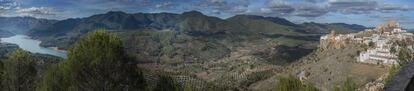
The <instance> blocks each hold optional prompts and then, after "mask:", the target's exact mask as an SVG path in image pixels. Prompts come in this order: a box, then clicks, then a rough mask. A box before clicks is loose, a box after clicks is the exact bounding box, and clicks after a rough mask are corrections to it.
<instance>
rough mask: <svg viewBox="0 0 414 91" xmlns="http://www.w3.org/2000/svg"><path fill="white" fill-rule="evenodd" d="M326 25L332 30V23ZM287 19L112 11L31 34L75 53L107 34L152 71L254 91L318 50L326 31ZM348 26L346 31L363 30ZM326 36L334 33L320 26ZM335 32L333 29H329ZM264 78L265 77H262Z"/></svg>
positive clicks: (48, 27) (41, 28)
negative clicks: (99, 33)
mask: <svg viewBox="0 0 414 91" xmlns="http://www.w3.org/2000/svg"><path fill="white" fill-rule="evenodd" d="M321 25H323V26H333V25H336V24H328V25H324V24H321ZM302 26H308V27H309V26H313V25H301V24H299V25H298V24H294V23H291V22H289V21H288V20H286V19H283V18H277V17H261V16H250V15H238V16H234V17H231V18H228V19H220V18H217V17H212V16H207V15H204V14H202V13H200V12H197V11H190V12H184V13H182V14H173V13H135V14H128V13H124V12H118V11H112V12H108V13H105V14H98V15H93V16H90V17H85V18H76V19H67V20H62V21H58V22H56V23H54V24H52V25H49V26H47V27H40V28H35V29H32V30H30V31H29V35H30V36H31V37H33V38H35V39H39V40H41V41H42V44H41V45H42V46H46V47H50V46H57V47H60V48H65V49H67V48H71V47H72V46H73V44H74V43H75V42H76V41H77V40H78V39H79V38H80V37H81V36H83V35H85V34H87V33H89V32H91V31H95V30H96V29H98V30H99V29H104V30H106V31H110V32H113V33H115V34H116V35H118V36H119V37H120V39H121V40H122V41H123V45H124V47H125V48H124V49H125V50H126V52H127V53H128V54H129V55H130V56H131V57H133V58H134V59H135V61H136V62H139V63H141V64H139V67H141V68H143V69H148V70H149V72H167V73H170V72H172V73H174V74H175V76H178V77H180V76H191V77H194V78H195V79H199V80H201V81H205V82H207V83H214V84H217V85H219V86H224V87H229V88H234V89H240V90H249V89H252V88H251V87H249V86H250V85H252V84H254V83H256V82H258V81H260V80H263V79H268V78H270V77H272V76H273V75H275V74H278V73H280V72H281V70H282V69H283V68H284V67H285V66H286V65H289V64H291V63H294V62H296V61H297V60H298V59H300V58H302V57H303V56H305V55H308V54H309V53H311V52H312V51H314V49H316V48H317V45H318V43H319V42H318V41H319V37H320V34H321V33H325V32H323V31H322V30H309V31H312V32H308V31H305V30H307V29H308V28H307V27H302ZM338 26H340V27H344V28H346V29H347V30H345V29H344V31H348V30H349V31H351V32H353V31H359V30H352V29H355V28H348V27H350V26H351V25H350V26H345V25H338ZM321 28H322V29H323V30H324V31H325V30H326V31H327V30H329V28H325V27H321ZM330 28H333V27H330ZM262 75H265V76H262Z"/></svg>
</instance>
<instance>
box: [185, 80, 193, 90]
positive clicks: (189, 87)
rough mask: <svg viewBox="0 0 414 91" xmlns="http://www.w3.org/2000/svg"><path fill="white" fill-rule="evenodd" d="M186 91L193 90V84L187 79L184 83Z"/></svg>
mask: <svg viewBox="0 0 414 91" xmlns="http://www.w3.org/2000/svg"><path fill="white" fill-rule="evenodd" d="M184 91H193V89H192V88H191V84H190V82H189V81H186V82H185V84H184Z"/></svg>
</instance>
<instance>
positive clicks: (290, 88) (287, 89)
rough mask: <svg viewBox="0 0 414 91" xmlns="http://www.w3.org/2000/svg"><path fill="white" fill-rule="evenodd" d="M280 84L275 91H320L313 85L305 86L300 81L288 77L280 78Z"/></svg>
mask: <svg viewBox="0 0 414 91" xmlns="http://www.w3.org/2000/svg"><path fill="white" fill-rule="evenodd" d="M278 80H279V81H278V83H277V85H276V87H275V88H274V90H273V91H319V90H318V89H317V88H315V87H314V86H313V85H307V84H303V83H302V82H301V81H300V80H299V79H297V78H295V77H293V76H288V77H282V76H281V77H279V78H278Z"/></svg>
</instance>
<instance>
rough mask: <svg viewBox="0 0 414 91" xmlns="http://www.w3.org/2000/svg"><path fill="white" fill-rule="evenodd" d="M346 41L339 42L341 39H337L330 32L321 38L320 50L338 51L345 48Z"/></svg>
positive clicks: (333, 33)
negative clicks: (331, 49)
mask: <svg viewBox="0 0 414 91" xmlns="http://www.w3.org/2000/svg"><path fill="white" fill-rule="evenodd" d="M346 44H347V43H346V41H341V39H339V38H337V35H336V33H335V31H331V33H329V34H328V35H326V36H323V37H322V38H321V40H320V48H321V49H322V50H324V49H330V48H333V49H340V48H344V47H345V46H346Z"/></svg>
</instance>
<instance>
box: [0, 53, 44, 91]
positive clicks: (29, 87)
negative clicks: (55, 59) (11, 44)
mask: <svg viewBox="0 0 414 91" xmlns="http://www.w3.org/2000/svg"><path fill="white" fill-rule="evenodd" d="M1 73H2V74H1V85H2V86H3V88H2V90H3V91H33V90H34V89H35V81H36V75H37V70H36V68H35V63H34V61H33V58H32V56H31V55H30V53H29V52H26V51H23V50H22V49H17V50H16V51H14V52H13V53H12V54H11V55H10V57H9V58H8V59H7V60H6V61H4V67H3V70H2V72H1Z"/></svg>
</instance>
